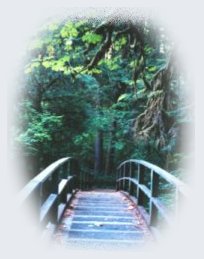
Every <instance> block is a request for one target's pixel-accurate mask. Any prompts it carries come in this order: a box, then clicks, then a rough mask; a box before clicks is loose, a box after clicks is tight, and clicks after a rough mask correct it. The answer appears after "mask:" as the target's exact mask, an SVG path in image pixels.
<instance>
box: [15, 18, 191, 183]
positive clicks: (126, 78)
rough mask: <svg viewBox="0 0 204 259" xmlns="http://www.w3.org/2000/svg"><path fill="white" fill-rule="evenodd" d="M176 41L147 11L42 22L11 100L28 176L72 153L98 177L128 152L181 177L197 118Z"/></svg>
mask: <svg viewBox="0 0 204 259" xmlns="http://www.w3.org/2000/svg"><path fill="white" fill-rule="evenodd" d="M175 46H176V45H175V44H174V42H173V41H172V39H171V37H170V36H169V35H168V33H167V30H166V29H165V28H164V27H162V26H159V25H157V24H155V23H154V22H152V20H151V19H150V18H149V17H137V18H134V19H133V18H123V19H119V18H117V16H116V17H114V16H111V17H104V18H101V19H94V18H87V17H85V18H84V19H80V20H79V19H69V18H66V19H62V20H60V19H55V20H52V21H49V22H47V23H46V24H44V25H42V26H41V28H39V30H38V32H36V34H35V35H33V38H32V39H31V40H30V43H29V45H28V47H27V50H26V55H25V60H24V61H23V62H24V69H23V72H22V75H21V78H22V79H21V85H20V86H19V87H18V99H17V102H16V103H15V105H14V106H15V107H14V113H15V118H16V122H15V126H14V127H13V129H12V130H13V137H14V144H13V150H14V152H15V153H19V154H20V157H21V158H22V159H23V160H24V161H25V163H26V165H27V171H26V172H27V173H26V174H27V175H26V177H25V179H26V180H25V181H28V180H30V179H31V178H32V177H33V176H35V175H36V174H38V173H39V172H40V171H41V170H42V169H43V168H45V167H46V166H48V165H49V164H50V163H52V162H54V161H55V160H57V159H59V158H61V157H65V156H73V157H76V158H77V159H78V161H80V166H81V169H82V170H83V171H84V172H89V173H91V174H92V175H93V177H96V178H97V177H98V179H100V177H101V178H103V179H105V178H107V179H109V178H110V179H111V177H115V169H116V167H117V165H118V164H119V163H120V162H122V161H124V160H126V159H130V158H135V159H143V160H146V161H149V162H151V163H154V164H156V165H158V166H160V167H162V168H164V169H166V170H167V171H169V172H170V173H172V174H174V175H176V176H177V177H179V178H183V177H184V175H185V172H184V171H185V170H184V168H183V165H184V164H185V162H186V161H188V160H189V158H190V156H191V150H190V148H187V147H186V146H184V145H183V139H184V136H185V133H186V132H187V131H188V129H189V127H190V125H191V124H192V116H191V112H190V107H191V103H190V101H189V98H188V96H187V94H186V90H184V89H185V86H186V79H185V73H184V71H183V70H182V68H181V67H180V65H179V57H177V55H176V49H175V48H176V47H175Z"/></svg>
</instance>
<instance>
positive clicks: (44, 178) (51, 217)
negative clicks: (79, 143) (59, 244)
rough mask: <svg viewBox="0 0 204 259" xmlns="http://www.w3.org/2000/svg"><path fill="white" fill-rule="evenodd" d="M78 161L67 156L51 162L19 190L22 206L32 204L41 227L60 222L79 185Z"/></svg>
mask: <svg viewBox="0 0 204 259" xmlns="http://www.w3.org/2000/svg"><path fill="white" fill-rule="evenodd" d="M79 178H80V177H79V168H78V165H77V161H76V160H75V159H73V158H71V157H65V158H61V159H59V160H57V161H56V162H54V163H52V164H51V165H49V166H48V167H47V168H46V169H44V170H43V171H42V172H41V173H39V174H38V175H37V176H35V177H34V178H33V179H32V180H31V181H30V182H29V183H28V184H27V185H26V186H25V187H24V188H23V189H22V190H21V192H20V193H19V196H18V204H19V206H20V207H29V206H30V205H31V207H33V211H34V213H35V216H36V217H35V219H36V221H37V223H38V224H39V225H40V226H45V225H46V224H47V223H48V222H51V223H53V224H57V223H58V222H59V220H60V219H61V216H62V215H63V212H64V210H65V209H66V206H67V204H68V203H69V201H70V200H71V199H72V197H73V195H74V193H75V192H76V190H77V188H79V185H80V183H79V181H80V179H79Z"/></svg>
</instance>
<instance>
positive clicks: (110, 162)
mask: <svg viewBox="0 0 204 259" xmlns="http://www.w3.org/2000/svg"><path fill="white" fill-rule="evenodd" d="M115 132H116V121H115V120H114V121H113V123H112V125H111V132H110V141H109V146H108V151H107V156H106V165H105V173H106V175H111V174H113V172H114V157H115V147H114V143H115Z"/></svg>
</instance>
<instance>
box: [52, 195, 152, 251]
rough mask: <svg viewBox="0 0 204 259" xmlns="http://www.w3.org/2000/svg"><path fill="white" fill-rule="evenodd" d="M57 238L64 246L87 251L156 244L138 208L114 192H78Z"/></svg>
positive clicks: (64, 216) (58, 231) (65, 214)
mask: <svg viewBox="0 0 204 259" xmlns="http://www.w3.org/2000/svg"><path fill="white" fill-rule="evenodd" d="M55 237H56V240H57V241H59V242H60V244H62V245H64V246H67V247H76V248H85V249H87V248H94V249H104V248H106V249H107V248H110V249H111V248H112V249H114V248H117V249H118V248H119V249H123V248H128V249H130V248H133V249H134V248H138V247H140V246H141V245H144V244H147V243H148V242H150V241H152V235H151V232H150V231H149V229H148V227H147V225H146V223H145V221H144V219H143V218H142V216H141V215H140V213H139V210H138V208H137V207H136V206H135V205H134V204H133V203H132V202H131V201H130V200H129V199H128V198H127V197H125V196H124V195H123V194H122V193H120V192H116V191H111V190H109V191H107V190H98V191H97V190H95V191H80V192H78V193H77V194H76V196H75V197H74V199H73V201H72V203H71V204H70V206H69V207H68V208H67V210H66V211H65V213H64V215H63V218H62V220H61V223H60V224H59V226H58V228H57V232H56V236H55Z"/></svg>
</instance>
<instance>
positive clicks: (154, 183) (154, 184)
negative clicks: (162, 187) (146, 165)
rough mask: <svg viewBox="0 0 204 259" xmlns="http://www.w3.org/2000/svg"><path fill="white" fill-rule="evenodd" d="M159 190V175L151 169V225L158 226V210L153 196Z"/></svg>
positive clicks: (155, 195) (156, 194)
mask: <svg viewBox="0 0 204 259" xmlns="http://www.w3.org/2000/svg"><path fill="white" fill-rule="evenodd" d="M158 191H159V176H158V174H157V173H155V172H154V171H153V170H151V199H150V222H149V223H150V225H152V226H156V225H157V221H158V210H157V208H156V206H155V205H154V203H153V202H152V198H155V197H157V196H158Z"/></svg>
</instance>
